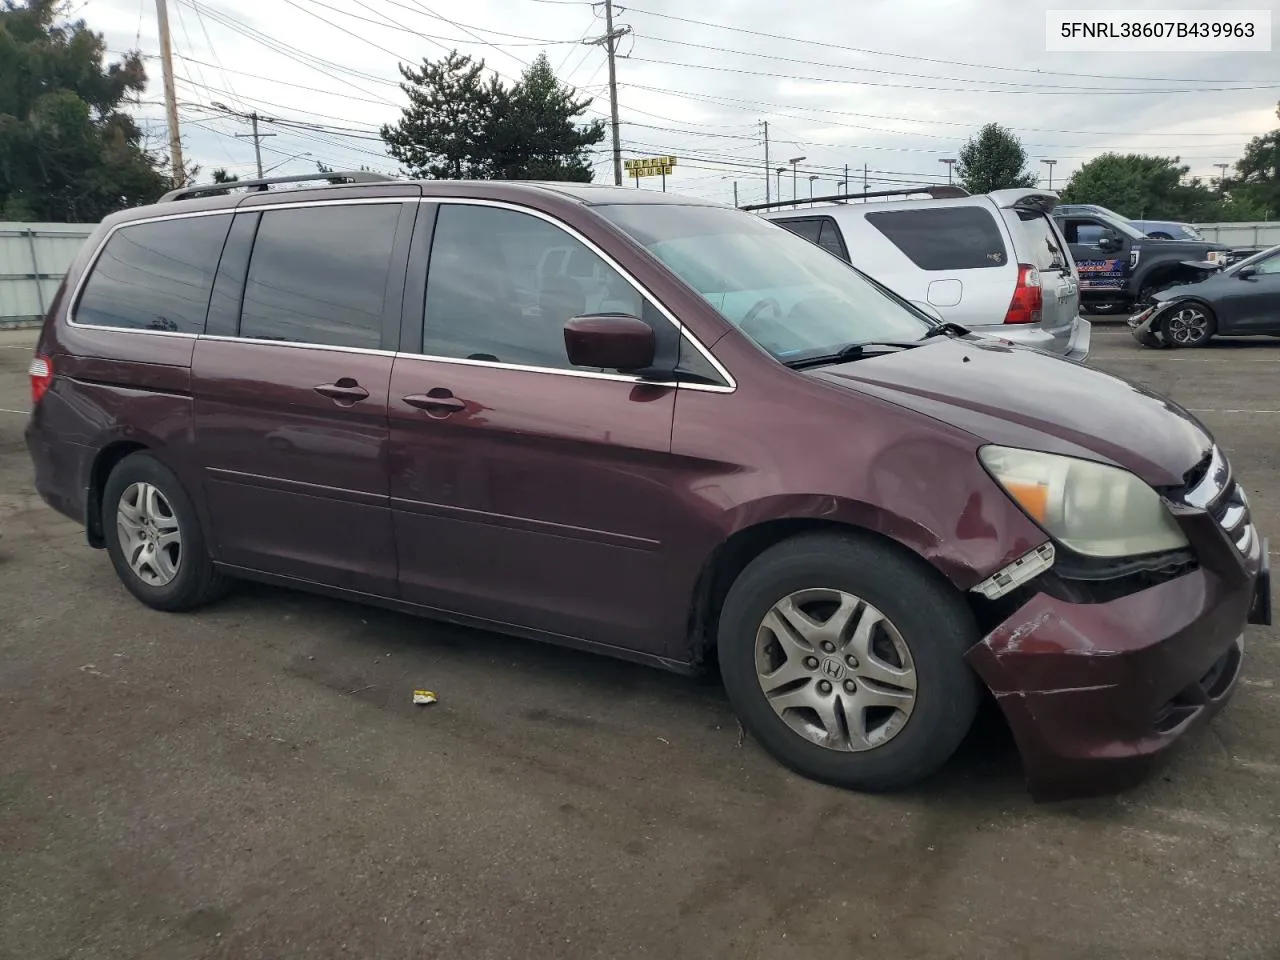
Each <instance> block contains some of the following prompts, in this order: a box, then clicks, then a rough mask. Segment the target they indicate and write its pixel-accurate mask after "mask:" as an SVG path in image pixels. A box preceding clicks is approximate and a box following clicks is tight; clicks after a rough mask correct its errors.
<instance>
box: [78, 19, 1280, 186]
mask: <svg viewBox="0 0 1280 960" xmlns="http://www.w3.org/2000/svg"><path fill="white" fill-rule="evenodd" d="M1123 5H1124V6H1125V7H1126V8H1151V9H1171V8H1173V9H1177V8H1187V9H1194V8H1197V7H1199V8H1203V7H1208V6H1212V5H1211V4H1209V3H1206V2H1203V0H1202V2H1200V3H1195V2H1192V3H1186V2H1179V0H1159V2H1156V3H1152V2H1147V0H1125V3H1124V4H1123ZM1269 5H1270V4H1268V3H1259V2H1256V0H1255V2H1253V3H1243V4H1240V3H1227V4H1224V6H1226V7H1239V8H1241V9H1250V8H1253V9H1256V8H1258V7H1266V6H1269ZM1067 6H1070V7H1071V8H1078V9H1082V10H1083V9H1087V8H1097V9H1108V7H1107V6H1106V5H1104V4H1100V3H1096V2H1089V0H1085V2H1083V3H1079V2H1078V3H1075V4H1071V5H1067V4H1064V3H1062V2H1060V0H1059V2H1049V0H1017V2H1015V0H951V2H945V0H857V2H851V3H844V4H839V5H837V4H818V3H804V4H802V3H799V2H796V3H793V4H791V5H790V7H789V8H784V5H783V4H781V3H778V2H766V0H702V2H700V3H697V4H694V3H689V2H687V0H638V3H637V4H635V5H630V6H629V5H626V4H620V5H619V6H618V7H617V8H615V10H616V11H617V12H616V13H615V24H616V25H618V26H625V27H629V28H630V29H631V34H630V35H629V36H627V37H626V38H624V39H623V40H622V41H620V53H621V54H622V55H623V57H622V58H621V59H619V61H618V83H619V95H618V99H619V102H620V114H621V119H622V128H621V136H622V147H623V156H624V157H635V156H646V155H654V154H674V155H676V156H677V157H678V158H679V161H678V167H677V171H676V173H675V175H673V177H671V178H670V179H669V181H668V184H667V189H668V190H672V191H679V192H685V193H689V194H693V195H697V196H704V197H710V198H714V199H719V200H723V201H726V202H727V201H731V200H732V197H733V184H734V182H735V181H736V182H737V184H738V191H739V198H740V200H741V202H743V203H746V202H751V201H758V200H762V199H763V196H764V189H765V188H764V148H763V141H762V138H761V129H760V125H759V122H760V121H762V120H767V121H768V122H769V139H770V158H771V160H772V161H773V166H775V167H777V166H781V165H785V164H786V163H787V161H788V160H790V159H791V158H793V157H800V156H803V157H805V160H804V161H802V162H801V163H800V164H799V167H798V170H799V188H798V189H799V193H800V195H801V196H802V197H803V196H807V195H808V190H809V186H810V184H809V182H808V179H809V177H810V176H817V177H818V179H817V181H816V182H815V183H814V185H813V186H814V188H815V189H816V190H817V192H818V195H821V194H822V193H823V192H832V191H834V190H835V189H836V184H837V181H839V180H842V179H844V174H843V169H844V165H845V164H848V165H849V168H850V179H854V180H855V181H856V184H857V185H860V184H861V179H862V176H863V169H864V166H865V168H866V170H867V176H868V182H869V185H870V186H872V188H873V189H874V188H875V187H877V186H878V187H881V188H884V187H886V186H890V185H897V184H898V183H903V182H911V183H918V182H921V181H935V182H936V181H939V180H941V181H943V182H945V181H946V167H945V166H944V165H943V164H941V163H940V162H939V159H940V158H943V157H954V156H955V155H956V151H958V150H959V148H960V146H961V144H962V143H963V142H964V140H965V138H966V137H968V136H969V135H970V134H972V133H973V132H974V131H975V130H976V129H977V128H978V127H979V126H981V125H982V124H983V123H986V122H988V121H993V120H994V121H997V122H1000V123H1002V124H1005V125H1006V126H1009V127H1012V128H1013V129H1014V131H1015V132H1016V133H1017V134H1018V135H1019V136H1020V137H1021V138H1022V140H1023V143H1024V145H1025V146H1026V148H1027V152H1028V154H1029V155H1030V157H1031V158H1032V162H1033V165H1034V166H1035V167H1036V168H1037V170H1038V172H1041V173H1045V172H1047V170H1048V168H1047V167H1046V166H1044V165H1041V164H1040V163H1039V162H1038V161H1039V160H1041V159H1055V160H1057V161H1058V163H1057V166H1056V167H1055V168H1054V184H1055V186H1059V185H1061V184H1062V183H1063V182H1064V180H1065V179H1066V176H1068V175H1069V174H1070V172H1071V171H1072V170H1074V169H1075V168H1076V167H1078V166H1079V165H1080V164H1081V163H1083V162H1084V161H1086V160H1088V159H1089V158H1090V157H1092V156H1096V155H1097V154H1098V153H1101V152H1103V151H1106V150H1118V151H1123V152H1144V153H1157V154H1162V155H1168V156H1175V155H1176V156H1180V157H1182V158H1183V161H1184V162H1186V163H1188V164H1190V165H1191V168H1192V173H1193V174H1198V175H1201V176H1203V177H1205V178H1210V177H1212V178H1216V177H1217V176H1218V175H1219V171H1218V170H1217V169H1215V168H1214V166H1213V165H1214V164H1215V163H1229V162H1233V161H1234V160H1236V159H1237V158H1238V157H1239V156H1240V153H1241V150H1242V149H1243V147H1244V145H1245V143H1246V142H1247V141H1248V140H1249V139H1250V137H1252V136H1256V135H1258V134H1261V133H1265V132H1267V131H1268V130H1271V129H1274V128H1275V127H1276V126H1277V125H1278V124H1280V121H1278V120H1277V118H1276V114H1275V110H1276V103H1277V100H1280V47H1277V49H1276V51H1273V52H1271V53H1235V54H1169V53H1163V54H1128V55H1116V54H1067V53H1046V52H1045V16H1044V12H1045V10H1046V9H1049V8H1063V7H1067ZM1114 8H1115V5H1114V4H1112V5H1111V9H1114ZM74 9H75V10H76V16H80V17H84V18H85V20H86V21H87V23H88V25H89V26H90V27H91V28H92V29H94V30H97V31H99V32H102V33H104V34H105V36H106V39H107V44H108V47H109V49H110V50H111V51H112V52H113V53H116V52H120V51H125V50H130V49H140V50H141V51H142V53H143V54H144V55H146V56H147V57H148V59H147V61H146V62H147V69H148V72H149V75H150V78H151V83H150V89H149V91H148V93H147V95H146V96H145V99H144V103H143V105H142V106H141V107H140V108H139V114H140V116H142V117H144V118H146V122H145V125H146V127H147V129H148V130H149V132H151V133H152V134H153V135H154V137H155V139H156V142H157V143H160V142H162V141H163V138H164V136H165V125H164V120H163V117H164V113H163V109H162V107H161V105H160V101H161V99H162V86H161V71H160V63H159V60H158V58H157V57H156V55H157V54H158V53H159V48H160V45H159V40H158V33H157V29H156V10H155V3H154V2H153V0H87V2H85V3H84V4H82V5H81V4H79V3H77V4H76V6H75V8H74ZM784 9H785V12H784ZM169 18H170V28H171V34H172V40H173V49H174V53H175V58H176V59H175V73H176V75H177V89H178V100H179V103H180V117H181V124H182V134H183V142H184V144H185V148H186V151H187V159H188V162H191V161H192V160H194V161H195V162H197V163H199V164H200V165H201V166H202V167H203V168H204V169H203V173H202V177H201V179H206V178H207V177H208V176H209V173H210V171H211V170H212V168H214V167H219V166H221V167H225V168H227V169H228V170H230V171H232V172H234V173H237V174H240V175H241V176H245V175H252V173H253V169H254V167H253V145H252V141H251V140H249V139H246V138H243V137H241V138H237V137H236V136H235V135H236V134H244V133H248V131H249V127H248V124H247V122H245V121H241V120H237V119H234V118H229V117H227V116H225V115H220V114H219V112H218V111H217V110H215V109H213V108H212V104H214V103H215V102H216V103H220V104H223V105H225V106H227V107H230V108H232V109H235V110H240V111H244V112H248V111H251V110H256V111H257V112H258V113H259V114H261V115H262V116H264V117H270V118H272V119H273V120H278V121H282V122H281V123H264V124H263V125H262V130H263V132H269V133H273V134H275V136H273V137H271V138H269V139H264V140H263V141H262V143H263V165H264V166H265V167H268V168H270V167H275V166H276V165H277V164H278V165H279V167H278V169H276V170H275V173H276V174H285V173H304V172H311V171H314V169H315V168H314V163H315V161H316V160H320V161H323V162H325V163H326V164H328V165H329V166H332V167H335V168H338V169H343V168H347V169H350V168H355V167H359V166H360V165H361V164H367V165H368V166H370V167H372V168H374V169H378V170H384V171H387V172H393V171H395V169H396V167H395V164H394V162H393V161H391V160H390V158H388V157H386V155H385V153H384V152H383V150H382V145H381V142H380V140H379V139H378V137H377V130H378V127H379V125H380V124H382V123H385V122H393V121H395V120H396V119H397V118H398V116H399V110H400V106H401V105H402V104H403V103H404V96H403V94H402V93H401V91H400V90H399V89H398V87H397V82H398V80H399V75H398V73H397V69H396V65H397V61H398V59H403V60H407V61H412V62H415V63H417V62H420V61H421V59H422V58H424V57H426V58H431V59H435V58H438V57H440V56H442V55H443V54H444V52H445V51H446V50H447V49H449V48H453V47H457V48H458V49H459V50H461V51H462V52H463V53H468V54H471V55H473V56H475V57H477V58H480V57H483V58H484V59H485V61H486V63H487V64H488V66H489V67H490V68H492V69H494V70H496V71H497V72H498V73H499V74H500V75H502V76H504V77H507V78H515V77H516V76H518V74H519V72H520V70H521V69H522V68H523V67H524V65H525V64H526V63H528V62H529V61H530V60H532V59H533V58H534V57H535V56H536V55H537V54H538V53H539V52H541V51H546V53H547V55H548V56H549V57H550V59H551V63H552V66H554V67H555V68H556V69H557V71H558V73H559V76H560V77H561V79H562V80H564V81H566V82H568V83H570V84H573V85H575V86H577V87H578V88H579V89H580V90H581V91H582V92H583V93H584V94H590V95H593V96H594V97H595V98H596V99H595V101H594V104H593V113H591V114H590V116H602V117H607V116H608V111H609V101H608V88H607V86H606V84H605V81H606V78H607V71H606V68H605V54H604V50H603V49H602V48H601V47H599V46H589V45H586V44H584V43H582V40H583V39H590V38H592V37H597V36H599V35H600V34H602V33H603V32H604V8H603V5H595V6H593V5H592V4H590V3H587V2H578V0H466V2H465V3H464V2H461V0H169ZM680 18H686V19H680ZM690 19H692V20H696V21H701V22H702V23H694V22H689V20H690ZM713 24H718V26H716V25H713ZM1138 78H1142V79H1138ZM1250 87H1252V88H1254V89H1249V88H1250ZM1223 88H1227V89H1223ZM1091 90H1092V91H1095V92H1091ZM1106 90H1112V91H1115V90H1124V91H1144V92H1140V93H1134V92H1127V93H1105V92H1096V91H1106ZM308 125H311V126H316V127H321V128H322V129H302V128H300V126H301V127H305V126H308ZM608 142H609V141H608V139H607V138H606V141H605V143H604V144H603V145H602V148H601V152H600V153H599V155H598V156H599V162H598V163H597V166H596V171H597V174H596V179H597V181H604V182H608V181H609V179H610V178H611V176H612V170H611V165H610V163H609V154H608V151H607V149H606V148H607V146H608ZM298 154H309V156H302V157H298V156H296V155H298ZM290 158H292V159H290ZM855 172H856V177H855V176H854V173H855ZM643 186H644V187H645V188H647V189H657V188H659V181H657V180H656V179H655V180H646V181H643ZM774 186H776V180H775V181H774ZM782 190H783V195H784V197H787V198H789V197H790V196H791V192H792V178H791V174H790V172H788V173H787V174H786V175H785V176H784V177H783V180H782Z"/></svg>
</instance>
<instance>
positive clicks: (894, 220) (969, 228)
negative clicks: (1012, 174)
mask: <svg viewBox="0 0 1280 960" xmlns="http://www.w3.org/2000/svg"><path fill="white" fill-rule="evenodd" d="M867 222H868V223H870V224H871V225H872V226H873V227H875V228H876V229H877V230H879V231H880V232H881V233H882V234H884V235H885V237H887V238H888V240H889V242H890V243H892V244H893V245H894V246H895V247H897V248H898V249H899V250H901V251H902V252H903V253H904V254H906V256H907V258H908V259H910V260H911V262H912V263H914V264H915V265H916V266H917V267H919V268H920V269H921V270H976V269H979V268H982V267H1003V266H1004V265H1005V264H1006V263H1008V262H1009V256H1008V253H1007V252H1006V251H1005V246H1004V238H1003V237H1002V236H1001V234H1000V229H999V227H997V226H996V221H995V218H994V217H992V216H991V214H990V213H989V212H988V211H986V210H984V209H982V208H981V207H975V206H959V207H933V208H927V209H919V210H886V211H883V212H877V213H868V214H867Z"/></svg>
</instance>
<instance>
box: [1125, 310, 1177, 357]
mask: <svg viewBox="0 0 1280 960" xmlns="http://www.w3.org/2000/svg"><path fill="white" fill-rule="evenodd" d="M1169 306H1170V304H1168V303H1158V304H1154V305H1152V306H1147V307H1143V308H1142V310H1141V311H1139V312H1138V313H1135V314H1134V315H1133V316H1131V317H1130V318H1129V320H1128V323H1129V332H1130V333H1132V334H1133V339H1135V340H1137V341H1138V342H1139V343H1140V344H1142V345H1143V346H1144V347H1163V346H1164V345H1165V343H1164V337H1163V336H1162V334H1161V332H1160V324H1159V323H1158V322H1157V321H1158V319H1159V318H1160V317H1162V316H1163V315H1164V312H1165V311H1166V310H1167V309H1168V308H1169Z"/></svg>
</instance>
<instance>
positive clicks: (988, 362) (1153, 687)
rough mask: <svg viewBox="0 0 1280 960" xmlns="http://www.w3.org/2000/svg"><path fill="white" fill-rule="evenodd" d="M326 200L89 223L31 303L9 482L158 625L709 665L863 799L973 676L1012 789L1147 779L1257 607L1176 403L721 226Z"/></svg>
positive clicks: (334, 189) (726, 211)
mask: <svg viewBox="0 0 1280 960" xmlns="http://www.w3.org/2000/svg"><path fill="white" fill-rule="evenodd" d="M328 176H333V175H332V174H329V175H328ZM348 181H349V182H345V183H341V184H339V185H324V186H305V187H297V186H296V182H295V181H291V182H294V183H295V186H294V187H293V188H292V189H282V188H281V187H280V185H279V183H278V182H277V181H259V182H256V183H253V184H250V185H249V186H250V187H251V189H249V190H247V191H245V192H236V193H232V194H231V195H221V196H207V195H205V196H201V195H200V190H201V189H203V190H205V191H206V193H207V192H208V190H209V188H198V189H193V190H186V191H175V193H174V194H171V195H169V196H168V197H166V198H165V199H164V200H163V201H162V202H160V203H158V204H156V205H154V206H151V207H145V208H141V209H134V210H128V211H125V212H122V213H118V214H115V215H113V216H111V217H109V218H108V219H107V220H106V221H104V222H103V224H102V225H101V226H100V227H99V228H98V230H97V231H96V233H95V234H94V236H93V237H92V238H91V239H90V241H89V242H88V243H87V244H86V246H85V248H84V250H83V252H82V254H81V255H80V257H79V259H78V260H77V262H76V263H75V264H74V265H73V266H72V268H71V270H70V273H69V275H68V277H67V279H66V282H65V283H64V285H63V289H62V292H61V293H60V294H59V295H58V298H57V300H56V302H55V303H54V305H53V307H52V309H51V310H50V313H49V316H48V319H47V320H46V322H45V326H44V330H43V332H42V333H41V336H40V339H39V344H38V347H37V350H36V356H35V358H34V360H33V362H32V364H31V385H32V398H33V401H34V409H33V412H32V415H31V420H30V424H29V426H28V428H27V442H28V444H29V447H30V451H31V455H32V457H33V459H34V461H35V468H36V482H37V486H38V488H39V491H40V493H41V495H42V496H43V497H44V499H45V500H46V501H47V502H48V503H49V504H51V505H52V506H53V507H55V508H56V509H58V510H60V511H61V512H63V513H65V514H66V515H68V516H70V517H72V518H73V519H75V520H77V521H79V522H81V523H83V524H84V526H85V528H86V530H87V537H88V541H89V543H90V544H91V545H92V546H95V547H105V548H106V550H107V552H108V554H109V555H110V557H111V561H112V563H113V564H114V566H115V568H116V571H117V572H118V574H119V576H120V579H121V580H122V581H123V583H124V584H125V586H126V587H127V588H128V589H129V590H130V591H132V593H133V594H134V595H135V596H136V597H137V598H138V599H140V600H141V601H142V602H143V603H145V604H148V605H149V606H151V607H155V608H157V609H160V610H169V611H177V610H187V609H190V608H193V607H196V606H199V605H200V604H203V603H205V602H207V601H210V600H212V599H213V598H215V597H217V596H219V595H220V594H221V593H222V592H223V591H224V590H225V589H226V587H227V584H228V583H229V582H230V581H231V580H233V579H235V578H242V577H243V578H250V579H254V580H261V581H266V582H268V583H274V584H279V585H283V586H290V587H298V588H302V589H306V590H314V591H317V592H322V593H326V594H330V595H333V596H337V597H344V598H347V599H351V600H356V601H361V602H368V603H374V604H381V605H384V606H388V607H392V608H394V609H397V610H403V611H406V612H410V613H418V614H423V615H426V616H429V617H436V618H440V619H444V620H449V621H454V622H458V623H466V624H473V625H476V626H480V627H485V628H489V629H494V630H500V631H504V632H508V633H513V634H518V635H521V636H526V637H530V638H533V639H539V640H549V641H552V642H555V643H563V644H567V645H570V646H575V647H582V648H585V649H590V650H598V651H601V652H605V653H610V654H613V655H615V656H620V657H625V658H629V659H632V660H636V661H640V662H643V663H647V664H653V665H657V666H661V667H665V668H669V669H673V670H679V671H694V670H696V669H698V668H699V667H701V666H703V665H704V664H707V663H709V662H710V661H713V660H714V661H718V664H719V667H720V672H721V674H722V676H723V680H724V685H725V687H726V689H727V691H728V694H729V698H730V700H731V701H732V703H733V706H734V708H735V710H736V711H737V713H738V716H739V717H740V718H741V720H742V723H743V725H744V726H745V727H746V729H747V730H748V731H749V732H750V733H751V734H752V735H753V736H754V737H755V739H756V740H758V741H759V742H760V743H761V744H762V745H763V746H764V748H765V749H767V750H768V751H769V752H770V753H771V754H773V755H774V756H775V757H776V758H778V759H779V760H780V761H781V762H782V763H784V764H786V765H787V766H789V767H791V768H793V769H795V770H797V771H799V772H801V773H803V774H804V775H806V776H809V777H813V778H816V779H819V780H823V781H826V782H830V783H834V784H839V785H843V786H847V787H853V788H857V789H864V790H886V789H890V788H894V787H901V786H903V785H906V784H908V783H912V782H914V781H917V780H919V779H920V778H922V777H924V776H925V775H927V774H929V773H930V772H931V771H933V770H935V769H936V768H937V767H939V766H940V765H941V764H942V763H943V762H944V761H945V760H946V759H947V758H948V757H949V756H950V755H951V754H952V752H953V751H954V750H955V749H956V747H957V745H958V744H959V743H960V742H961V740H962V739H963V738H964V736H965V734H966V731H967V730H968V729H969V727H970V724H971V722H972V720H973V718H974V714H975V711H976V709H977V708H978V705H979V700H980V697H981V696H982V693H983V688H984V687H985V689H986V690H989V691H990V692H991V693H992V694H994V696H995V698H996V700H997V701H998V703H999V705H1000V707H1001V708H1002V710H1003V713H1004V715H1005V717H1006V718H1007V719H1008V722H1009V725H1010V726H1011V728H1012V731H1013V734H1014V737H1015V739H1016V741H1017V744H1018V746H1019V749H1020V752H1021V754H1022V757H1023V760H1024V763H1025V767H1026V770H1027V774H1028V779H1029V781H1030V784H1031V787H1032V791H1033V793H1034V794H1035V795H1036V796H1037V797H1042V798H1047V797H1055V796H1065V795H1068V794H1081V793H1085V792H1094V791H1098V790H1109V789H1116V788H1119V787H1121V786H1124V785H1126V784H1128V783H1132V782H1134V781H1135V780H1136V779H1139V778H1140V777H1141V776H1142V775H1143V774H1144V772H1145V771H1146V770H1147V768H1149V767H1150V766H1151V763H1152V762H1153V761H1154V760H1155V759H1156V758H1157V757H1159V756H1160V755H1162V754H1163V753H1164V752H1165V751H1166V748H1168V747H1169V746H1170V745H1171V744H1173V743H1174V742H1175V741H1176V740H1177V739H1178V738H1179V737H1180V736H1181V735H1182V734H1184V733H1186V732H1187V731H1188V730H1190V729H1191V728H1192V727H1194V726H1197V725H1199V724H1201V723H1203V722H1204V721H1205V720H1206V719H1207V718H1208V717H1209V716H1210V715H1211V714H1213V713H1214V711H1215V710H1216V709H1218V708H1219V707H1220V706H1221V705H1222V704H1223V702H1224V701H1225V700H1226V698H1227V697H1228V695H1229V694H1230V692H1231V690H1232V689H1233V687H1234V685H1235V682H1236V679H1237V677H1238V676H1239V674H1240V668H1241V652H1242V643H1243V636H1244V631H1245V624H1246V623H1269V622H1270V617H1271V610H1270V604H1271V599H1270V585H1269V573H1268V566H1267V548H1266V544H1265V541H1264V540H1263V539H1262V538H1261V537H1260V536H1259V535H1258V533H1257V532H1256V531H1255V529H1254V526H1253V523H1252V520H1251V518H1250V513H1249V506H1248V503H1247V501H1246V499H1245V493H1244V491H1243V490H1242V489H1241V487H1240V486H1239V485H1238V484H1237V482H1236V480H1235V478H1234V477H1233V475H1232V472H1231V469H1230V467H1229V466H1228V463H1227V461H1226V459H1225V457H1224V456H1223V454H1222V451H1221V450H1220V449H1219V448H1218V447H1217V446H1216V445H1215V444H1214V442H1213V439H1212V438H1211V437H1210V435H1209V433H1208V431H1206V430H1205V428H1204V427H1203V426H1202V425H1201V424H1200V423H1199V422H1198V421H1197V420H1196V419H1195V418H1194V417H1192V416H1191V415H1190V414H1188V413H1187V412H1186V411H1185V410H1182V409H1181V408H1179V407H1178V406H1177V405H1175V404H1173V403H1171V402H1169V401H1168V400H1165V399H1163V398H1161V397H1159V396H1156V395H1154V394H1152V393H1149V392H1147V391H1146V390H1144V389H1142V388H1140V387H1136V386H1134V385H1132V384H1129V383H1126V382H1124V381H1122V380H1118V379H1116V378H1114V377H1111V376H1108V375H1106V374H1103V373H1100V372H1097V371H1095V370H1091V369H1089V368H1087V367H1085V366H1082V365H1080V364H1077V363H1074V362H1071V361H1067V360H1061V359H1058V358H1055V357H1052V356H1049V355H1046V354H1042V353H1039V352H1036V351H1033V350H1028V349H1024V348H1020V347H1016V346H1014V345H1011V344H1009V343H1005V342H1001V341H998V340H988V339H981V338H977V337H974V336H972V335H970V334H968V333H967V331H965V330H964V329H963V328H959V327H956V326H955V325H954V324H945V323H940V322H938V321H937V320H936V319H934V318H931V317H930V316H927V315H925V314H924V313H922V312H920V310H918V309H917V308H915V307H914V306H912V305H911V304H909V303H907V302H905V301H904V300H902V299H901V298H899V297H898V296H896V295H895V294H893V293H892V292H890V291H889V290H887V289H885V288H884V287H882V286H881V285H879V284H877V283H876V282H875V281H874V280H872V279H870V278H868V277H866V276H865V275H863V274H861V273H859V272H858V271H857V270H856V269H854V268H852V267H850V266H848V265H847V264H845V263H844V262H842V261H841V260H839V259H837V258H836V257H833V256H831V255H830V254H828V253H827V252H825V251H824V250H822V249H821V248H819V247H817V246H814V245H813V244H811V243H809V242H807V241H806V240H804V239H802V238H800V237H797V236H795V235H793V234H791V233H789V232H788V231H786V230H785V229H783V228H781V227H779V226H776V225H774V224H771V223H769V222H767V221H765V220H762V219H760V218H758V217H755V216H753V215H750V214H747V213H743V212H741V211H737V210H733V209H730V208H726V207H721V206H716V205H712V204H707V203H702V202H699V201H695V200H690V199H684V198H677V197H675V196H673V195H664V194H657V193H651V192H642V191H636V190H625V189H617V188H614V187H601V186H587V185H573V184H532V183H496V182H464V183H452V182H422V183H419V182H406V181H388V180H385V179H383V178H372V177H367V176H358V175H352V176H350V177H349V178H348ZM217 189H219V190H223V191H225V190H226V187H225V186H222V187H219V188H217Z"/></svg>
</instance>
